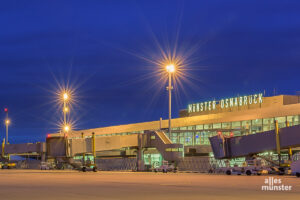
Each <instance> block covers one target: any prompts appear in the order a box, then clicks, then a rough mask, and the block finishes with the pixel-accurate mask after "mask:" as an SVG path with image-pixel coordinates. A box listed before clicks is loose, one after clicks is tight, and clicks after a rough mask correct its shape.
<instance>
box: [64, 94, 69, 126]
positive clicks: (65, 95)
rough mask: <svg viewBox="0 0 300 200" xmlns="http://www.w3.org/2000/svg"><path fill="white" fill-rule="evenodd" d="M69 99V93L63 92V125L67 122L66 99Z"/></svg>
mask: <svg viewBox="0 0 300 200" xmlns="http://www.w3.org/2000/svg"><path fill="white" fill-rule="evenodd" d="M68 99H69V95H68V93H66V92H65V93H64V94H63V100H64V107H63V113H64V125H66V124H67V112H68V111H69V109H68V107H67V101H68Z"/></svg>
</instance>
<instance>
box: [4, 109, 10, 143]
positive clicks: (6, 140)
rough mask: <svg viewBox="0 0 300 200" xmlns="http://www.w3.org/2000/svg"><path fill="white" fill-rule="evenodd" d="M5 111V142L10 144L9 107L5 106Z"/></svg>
mask: <svg viewBox="0 0 300 200" xmlns="http://www.w3.org/2000/svg"><path fill="white" fill-rule="evenodd" d="M4 112H5V113H6V118H5V127H6V138H5V144H8V126H9V124H10V120H9V119H8V109H7V108H4Z"/></svg>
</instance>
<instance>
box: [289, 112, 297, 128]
mask: <svg viewBox="0 0 300 200" xmlns="http://www.w3.org/2000/svg"><path fill="white" fill-rule="evenodd" d="M287 121H288V123H289V126H295V125H298V124H299V116H298V115H293V116H287Z"/></svg>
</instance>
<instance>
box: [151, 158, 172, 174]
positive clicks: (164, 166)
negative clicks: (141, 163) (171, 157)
mask: <svg viewBox="0 0 300 200" xmlns="http://www.w3.org/2000/svg"><path fill="white" fill-rule="evenodd" d="M152 171H154V172H163V173H168V172H174V173H176V172H177V167H175V166H174V164H172V163H169V162H168V161H165V160H164V161H163V162H162V165H161V166H160V167H156V168H153V169H152Z"/></svg>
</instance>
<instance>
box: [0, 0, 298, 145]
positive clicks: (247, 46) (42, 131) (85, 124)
mask: <svg viewBox="0 0 300 200" xmlns="http://www.w3.org/2000/svg"><path fill="white" fill-rule="evenodd" d="M299 10H300V2H299V1H276V0H272V1H261V0H257V1H253V0H251V1H246V0H243V1H240V0H237V1H226V0H221V1H214V0H210V1H200V0H197V1H192V0H188V1H176V0H172V1H162V0H160V1H137V0H136V1H131V0H126V1H124V0H120V1H91V0H90V1H63V0H58V1H55V0H53V1H30V0H29V1H13V0H10V1H2V2H1V7H0V19H1V20H0V27H1V31H0V72H1V79H0V83H1V84H0V89H1V90H0V107H1V110H2V112H1V113H2V114H1V115H0V117H1V120H4V117H5V114H4V111H3V108H4V107H8V108H9V117H10V118H11V122H12V124H11V126H10V129H9V134H10V142H11V143H17V142H36V141H43V140H44V139H45V136H46V134H47V133H51V132H55V131H57V130H58V125H57V124H58V121H59V119H60V118H61V115H62V113H61V112H60V111H59V107H58V105H57V104H56V103H55V92H57V90H58V85H65V84H66V83H69V85H71V86H72V87H73V88H76V92H75V93H76V101H77V102H76V104H74V106H73V109H72V111H71V116H72V117H71V118H72V119H73V120H76V121H77V122H76V128H77V129H86V128H96V127H103V126H109V125H118V124H126V123H135V122H143V121H152V120H158V119H159V118H160V117H163V118H164V119H166V118H167V116H168V106H167V105H168V96H167V91H166V90H165V88H164V87H165V85H162V84H160V82H158V79H159V77H158V76H157V75H153V74H154V73H155V72H156V71H157V70H158V66H155V64H153V63H151V62H149V60H155V59H157V58H159V57H160V56H161V53H160V50H159V47H161V48H162V49H163V50H164V51H166V50H167V49H174V46H175V44H176V45H177V49H178V52H179V54H180V53H182V54H185V53H186V52H189V53H188V54H189V61H191V62H189V63H187V64H186V66H185V67H186V72H187V73H188V74H189V76H188V78H187V77H186V78H182V80H181V83H182V86H183V87H178V86H176V85H175V87H176V88H177V89H176V90H175V91H174V93H175V95H174V99H173V102H174V103H173V113H172V115H173V116H174V117H178V111H179V110H180V109H184V108H186V107H187V104H188V103H192V102H198V101H204V100H211V99H213V98H216V99H219V98H222V97H230V96H235V95H238V94H240V95H241V94H243V95H244V94H253V93H256V92H263V91H265V92H266V95H268V96H270V95H273V94H274V89H275V93H276V94H296V92H297V91H299V90H300V88H299V85H300V79H299V74H300V12H299ZM144 58H147V59H144ZM147 60H148V61H147ZM4 133H5V127H4V123H2V125H1V126H0V136H1V138H2V137H3V136H4Z"/></svg>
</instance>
